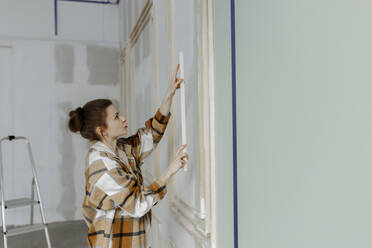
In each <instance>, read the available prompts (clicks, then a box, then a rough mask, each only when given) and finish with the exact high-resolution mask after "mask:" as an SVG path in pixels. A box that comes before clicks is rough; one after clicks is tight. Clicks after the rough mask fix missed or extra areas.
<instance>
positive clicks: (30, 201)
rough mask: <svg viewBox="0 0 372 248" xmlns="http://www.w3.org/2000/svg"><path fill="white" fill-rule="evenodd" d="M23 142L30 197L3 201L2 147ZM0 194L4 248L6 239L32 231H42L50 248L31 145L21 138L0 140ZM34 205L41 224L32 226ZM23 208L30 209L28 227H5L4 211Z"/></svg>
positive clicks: (8, 137)
mask: <svg viewBox="0 0 372 248" xmlns="http://www.w3.org/2000/svg"><path fill="white" fill-rule="evenodd" d="M16 140H19V141H24V142H25V143H26V145H27V148H28V155H29V159H30V162H31V169H32V175H33V177H32V183H31V197H30V198H19V199H13V200H7V201H6V200H5V199H4V173H3V158H2V155H3V153H2V145H3V142H5V141H16ZM0 180H1V181H0V191H1V192H0V194H1V219H2V225H3V229H2V232H3V237H4V248H7V238H8V237H10V236H15V235H19V234H23V233H29V232H33V231H38V230H42V229H44V231H45V237H46V241H47V244H48V248H52V246H51V243H50V239H49V232H48V226H47V223H46V221H45V216H44V210H43V205H42V203H41V197H40V190H39V184H38V181H37V177H36V168H35V162H34V157H33V155H32V150H31V143H30V141H29V140H28V139H27V138H25V137H22V136H7V137H4V138H2V139H0ZM35 188H36V193H37V199H38V200H35V199H34V198H35V197H34V189H35ZM34 205H39V208H40V214H41V218H42V222H43V223H42V224H34ZM23 206H30V207H31V214H30V225H27V226H22V227H15V228H9V229H7V227H6V222H5V210H7V209H10V208H17V207H23Z"/></svg>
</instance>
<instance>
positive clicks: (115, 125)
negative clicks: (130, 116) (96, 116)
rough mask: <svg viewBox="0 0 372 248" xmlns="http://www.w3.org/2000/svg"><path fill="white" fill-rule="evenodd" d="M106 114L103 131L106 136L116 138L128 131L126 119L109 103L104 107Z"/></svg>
mask: <svg viewBox="0 0 372 248" xmlns="http://www.w3.org/2000/svg"><path fill="white" fill-rule="evenodd" d="M106 115H107V116H106V124H107V128H106V129H105V133H106V135H107V136H109V137H111V138H117V137H119V136H122V135H124V134H127V133H128V124H127V120H126V119H125V118H124V117H122V116H120V114H119V111H118V110H117V109H116V108H115V106H114V105H112V104H111V105H110V106H108V107H107V108H106Z"/></svg>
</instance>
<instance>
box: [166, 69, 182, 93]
mask: <svg viewBox="0 0 372 248" xmlns="http://www.w3.org/2000/svg"><path fill="white" fill-rule="evenodd" d="M179 69H180V64H178V65H177V68H176V70H175V71H174V72H173V74H172V80H171V84H170V85H169V88H168V94H169V95H170V96H174V94H175V93H176V90H177V89H179V88H180V86H181V83H182V82H183V81H184V80H183V78H178V77H177V74H178V71H179Z"/></svg>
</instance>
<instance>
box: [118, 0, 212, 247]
mask: <svg viewBox="0 0 372 248" xmlns="http://www.w3.org/2000/svg"><path fill="white" fill-rule="evenodd" d="M196 4H197V47H198V49H197V60H198V77H197V79H198V87H199V88H198V92H199V96H198V99H199V133H200V135H199V137H200V147H199V150H200V161H199V162H200V163H199V167H200V206H199V209H197V208H195V207H192V206H189V205H188V204H187V203H185V202H184V201H183V200H182V199H180V198H178V197H177V196H176V191H177V189H176V187H177V181H176V177H173V178H172V179H171V182H170V185H169V199H170V204H169V205H170V210H171V212H172V214H173V215H174V217H175V220H176V221H177V222H178V223H179V224H180V225H181V226H182V227H183V228H184V229H185V230H186V231H187V232H188V233H189V234H190V235H191V236H192V237H194V238H195V240H196V241H197V242H198V243H199V244H200V245H201V246H202V247H213V248H214V247H216V242H215V241H216V206H215V202H216V191H215V189H216V187H215V133H214V132H215V129H214V124H215V117H214V111H215V109H214V67H213V65H214V54H213V52H214V50H213V0H197V1H196ZM157 6H158V2H157V0H148V1H147V2H146V5H145V6H144V8H143V10H142V12H141V15H140V17H139V18H138V20H137V22H136V24H135V26H134V28H133V30H132V32H131V33H130V37H129V40H128V42H127V43H126V44H125V46H124V48H123V49H122V52H121V56H120V81H121V87H120V90H121V99H120V107H121V110H122V111H123V110H124V112H125V113H126V116H128V118H129V124H130V128H129V130H130V132H129V133H133V132H135V131H136V130H135V127H134V117H135V116H134V109H133V107H134V101H135V99H134V97H135V96H134V85H133V84H134V82H133V77H134V51H133V50H134V45H135V44H136V42H137V41H138V39H139V37H140V35H141V33H142V32H143V30H144V29H145V27H146V25H147V24H149V23H151V25H152V43H151V44H152V56H153V57H152V64H153V65H152V76H153V82H154V89H155V90H154V91H153V92H152V94H153V95H152V98H153V106H155V107H156V106H159V104H160V98H159V66H158V63H159V61H158V47H159V45H158V16H157V14H158V9H157ZM166 6H167V16H166V20H167V21H166V25H167V27H166V30H167V75H169V78H167V79H168V80H171V78H170V77H171V75H172V72H173V69H174V68H173V67H174V65H175V62H176V49H175V33H174V0H167V2H166ZM149 21H150V22H149ZM123 91H124V93H123ZM123 98H124V99H123ZM154 111H155V110H154ZM171 112H172V115H173V117H174V118H172V119H171V120H170V121H169V123H168V128H167V130H168V161H171V160H172V159H173V155H174V153H175V152H176V149H177V147H176V146H177V140H176V138H177V137H176V134H177V127H176V123H177V122H176V120H177V119H178V114H177V111H176V110H175V104H173V105H172V107H171ZM154 163H155V165H154V166H155V167H154V175H153V174H152V173H150V172H148V171H146V172H145V171H144V174H149V175H148V176H149V177H155V178H157V177H158V176H159V175H160V151H157V150H156V151H155V152H154ZM190 213H191V214H190ZM155 218H157V217H155ZM157 219H158V218H157ZM184 221H186V222H184ZM200 223H201V225H200ZM159 225H160V224H159ZM159 231H160V227H159ZM206 240H210V241H211V242H207V241H206ZM159 242H161V241H159ZM169 242H170V243H169V244H170V245H171V241H169ZM174 245H175V244H174V243H173V246H174Z"/></svg>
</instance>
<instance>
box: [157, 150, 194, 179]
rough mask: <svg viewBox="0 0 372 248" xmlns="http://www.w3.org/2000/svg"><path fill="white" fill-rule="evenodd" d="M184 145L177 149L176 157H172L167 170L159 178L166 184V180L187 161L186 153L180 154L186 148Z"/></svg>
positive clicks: (187, 155)
mask: <svg viewBox="0 0 372 248" xmlns="http://www.w3.org/2000/svg"><path fill="white" fill-rule="evenodd" d="M186 146H187V145H186V144H185V145H183V146H181V147H180V148H178V150H177V152H176V155H174V158H173V161H172V162H171V163H170V164H169V166H168V168H167V169H166V170H165V171H164V173H163V174H162V175H161V176H160V179H161V180H162V181H163V182H164V183H167V182H168V180H169V179H170V178H171V177H172V176H173V175H174V174H176V173H177V171H179V170H180V169H181V168H183V167H184V166H185V165H186V162H187V160H189V154H188V153H186V152H185V153H182V151H183V150H184V149H185V148H186Z"/></svg>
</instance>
